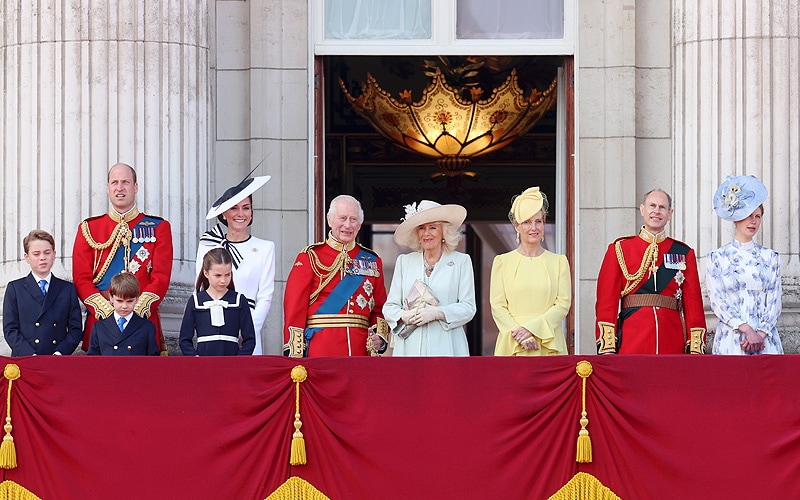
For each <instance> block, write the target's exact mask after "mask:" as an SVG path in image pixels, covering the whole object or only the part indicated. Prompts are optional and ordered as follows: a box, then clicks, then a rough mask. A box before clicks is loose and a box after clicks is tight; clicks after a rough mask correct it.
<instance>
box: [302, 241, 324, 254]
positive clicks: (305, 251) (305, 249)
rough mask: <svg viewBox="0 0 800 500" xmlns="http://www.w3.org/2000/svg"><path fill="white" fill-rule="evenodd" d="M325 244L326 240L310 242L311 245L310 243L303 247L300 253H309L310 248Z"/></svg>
mask: <svg viewBox="0 0 800 500" xmlns="http://www.w3.org/2000/svg"><path fill="white" fill-rule="evenodd" d="M324 244H325V242H324V241H318V242H316V243H312V244H310V245H308V246H305V247H303V249H302V250H300V253H308V252H309V250H311V249H312V248H314V247H318V246H320V245H324Z"/></svg>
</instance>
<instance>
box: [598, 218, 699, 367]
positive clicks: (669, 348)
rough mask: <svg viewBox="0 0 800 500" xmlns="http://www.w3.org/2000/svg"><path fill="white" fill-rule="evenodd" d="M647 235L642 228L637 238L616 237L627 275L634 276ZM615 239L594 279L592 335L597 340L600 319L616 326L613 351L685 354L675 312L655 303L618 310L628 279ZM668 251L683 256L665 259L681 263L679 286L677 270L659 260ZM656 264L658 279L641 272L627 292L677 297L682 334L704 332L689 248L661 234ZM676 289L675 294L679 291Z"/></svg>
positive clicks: (696, 278) (644, 249)
mask: <svg viewBox="0 0 800 500" xmlns="http://www.w3.org/2000/svg"><path fill="white" fill-rule="evenodd" d="M662 234H663V233H662ZM648 237H649V238H652V237H653V235H651V234H650V233H647V232H646V231H645V230H644V229H642V232H640V233H639V236H629V237H625V238H620V239H619V240H617V241H619V242H620V244H621V246H622V254H623V256H624V260H625V265H626V266H627V272H628V273H629V274H634V273H636V271H637V270H638V269H639V267H640V265H641V263H642V259H643V258H644V255H645V252H646V250H647V248H648V246H649V242H648V241H646V240H645V239H644V238H648ZM657 241H658V240H657ZM615 243H616V242H614V243H612V244H611V245H609V246H608V250H607V251H606V255H605V258H604V259H603V265H602V266H601V267H600V274H599V275H598V277H597V303H596V304H595V315H596V321H595V335H596V337H597V338H598V339H600V338H601V336H602V333H603V323H605V324H606V325H609V324H610V325H612V326H613V328H614V329H615V334H616V337H617V352H619V353H620V354H626V353H627V354H631V353H635V354H680V353H683V352H685V343H686V338H685V336H684V329H683V326H682V324H681V317H680V313H679V312H678V311H676V310H674V309H668V308H666V307H654V306H643V307H636V308H627V309H622V310H620V307H621V306H620V294H621V293H622V290H623V289H624V288H625V285H626V283H627V281H626V280H625V277H624V275H623V273H622V269H621V268H620V264H619V261H618V258H617V253H616V250H615ZM667 254H669V255H670V256H678V255H681V256H683V257H678V258H675V259H670V260H672V261H675V260H678V261H681V262H685V269H682V270H681V272H682V277H683V283H682V284H681V283H679V281H681V273H678V272H677V270H676V269H668V268H667V266H665V264H664V261H665V255H667ZM656 265H657V266H658V270H657V271H656V279H657V283H655V284H654V280H653V275H652V273H651V272H650V271H649V270H646V271H645V279H643V280H642V282H641V283H639V285H638V286H637V287H635V288H634V289H632V290H631V291H630V293H631V294H635V293H637V292H644V293H655V294H660V295H664V296H668V297H676V296H677V295H682V306H683V315H684V318H685V322H686V332H690V331H691V330H692V329H702V334H703V335H704V334H705V329H706V320H705V314H704V312H703V298H702V294H701V291H700V278H699V277H698V273H697V259H696V257H695V254H694V250H692V249H691V248H690V247H689V246H688V245H686V244H685V243H682V242H680V241H677V240H673V239H672V238H666V237H664V239H663V241H660V242H659V243H658V257H657V260H656ZM673 267H674V266H673ZM679 290H680V293H678V291H679Z"/></svg>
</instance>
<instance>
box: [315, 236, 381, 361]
mask: <svg viewBox="0 0 800 500" xmlns="http://www.w3.org/2000/svg"><path fill="white" fill-rule="evenodd" d="M353 260H366V261H371V262H374V261H376V260H377V257H376V256H375V255H374V254H372V253H370V252H367V251H365V250H364V249H363V248H362V249H360V251H359V252H358V254H357V255H356V256H355V258H354V259H353ZM365 278H366V276H364V275H359V274H347V275H345V277H344V278H342V281H340V282H339V284H338V285H336V287H335V288H334V289H333V290H332V291H331V293H330V295H328V298H326V299H325V302H323V303H322V304H320V306H319V308H318V309H317V310H316V312H315V313H314V314H336V313H338V312H339V311H341V310H342V307H344V305H345V304H347V301H348V300H350V297H352V296H353V294H354V293H355V291H356V290H358V287H360V286H361V283H363V282H364V279H365ZM319 330H322V328H306V329H305V337H306V343H309V342H311V337H313V336H314V334H315V333H317V332H318V331H319ZM305 352H306V355H308V354H307V353H308V349H307V348H306V351H305Z"/></svg>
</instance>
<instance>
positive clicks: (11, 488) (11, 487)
mask: <svg viewBox="0 0 800 500" xmlns="http://www.w3.org/2000/svg"><path fill="white" fill-rule="evenodd" d="M0 500H42V499H41V498H39V497H38V496H36V495H34V494H33V493H31V491H30V490H28V489H27V488H25V487H24V486H20V485H19V484H17V483H15V482H14V481H3V482H2V483H0Z"/></svg>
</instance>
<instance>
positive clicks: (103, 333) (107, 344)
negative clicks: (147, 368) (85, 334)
mask: <svg viewBox="0 0 800 500" xmlns="http://www.w3.org/2000/svg"><path fill="white" fill-rule="evenodd" d="M88 354H103V355H105V356H158V354H159V348H158V341H157V340H156V325H154V324H153V322H152V321H149V320H146V319H142V318H141V316H139V315H137V314H136V313H134V314H133V316H131V320H130V321H129V322H128V324H127V325H125V330H124V331H123V332H120V331H119V327H118V326H117V320H116V319H115V317H114V315H113V314H112V315H111V316H109V317H108V318H106V319H104V320H102V321H98V322H97V323H95V324H94V326H92V334H91V340H90V341H89V352H88Z"/></svg>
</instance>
